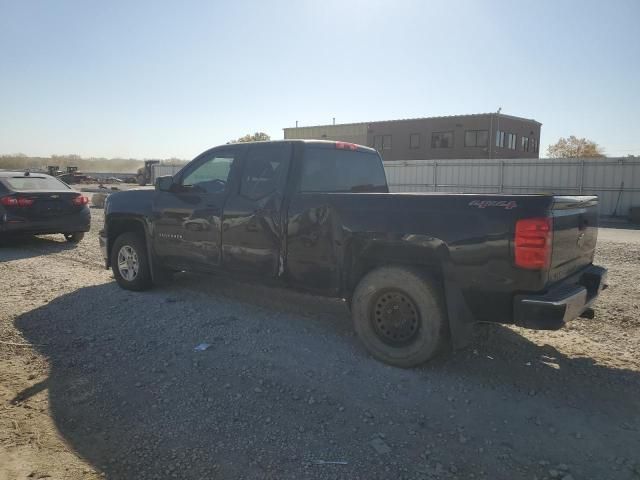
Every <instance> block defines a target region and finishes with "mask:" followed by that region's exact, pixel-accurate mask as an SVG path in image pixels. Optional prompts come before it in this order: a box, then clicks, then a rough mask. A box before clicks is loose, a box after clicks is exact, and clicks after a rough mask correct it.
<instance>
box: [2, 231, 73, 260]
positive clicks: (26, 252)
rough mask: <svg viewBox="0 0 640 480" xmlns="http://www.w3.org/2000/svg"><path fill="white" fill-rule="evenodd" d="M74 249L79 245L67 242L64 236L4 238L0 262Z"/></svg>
mask: <svg viewBox="0 0 640 480" xmlns="http://www.w3.org/2000/svg"><path fill="white" fill-rule="evenodd" d="M74 248H77V245H75V244H72V243H69V242H67V241H65V240H64V236H63V235H55V236H54V235H47V236H42V237H36V236H33V235H24V236H10V237H4V238H0V262H5V261H10V260H23V259H26V258H33V257H40V256H43V255H48V254H49V253H59V252H64V251H66V250H73V249H74Z"/></svg>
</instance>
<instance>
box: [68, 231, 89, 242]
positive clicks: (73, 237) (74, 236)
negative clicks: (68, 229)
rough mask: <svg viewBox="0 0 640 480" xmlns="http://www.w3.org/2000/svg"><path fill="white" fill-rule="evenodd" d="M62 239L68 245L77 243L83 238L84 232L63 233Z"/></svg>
mask: <svg viewBox="0 0 640 480" xmlns="http://www.w3.org/2000/svg"><path fill="white" fill-rule="evenodd" d="M64 238H65V239H66V240H67V242H69V243H79V242H81V241H82V239H83V238H84V232H73V233H65V234H64Z"/></svg>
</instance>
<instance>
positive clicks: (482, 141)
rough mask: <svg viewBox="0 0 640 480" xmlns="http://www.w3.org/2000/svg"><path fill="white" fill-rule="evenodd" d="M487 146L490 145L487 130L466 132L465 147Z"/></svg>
mask: <svg viewBox="0 0 640 480" xmlns="http://www.w3.org/2000/svg"><path fill="white" fill-rule="evenodd" d="M487 145H489V132H488V131H487V130H467V131H466V132H464V146H465V147H486V146H487Z"/></svg>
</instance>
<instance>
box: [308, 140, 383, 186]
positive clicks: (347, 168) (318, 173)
mask: <svg viewBox="0 0 640 480" xmlns="http://www.w3.org/2000/svg"><path fill="white" fill-rule="evenodd" d="M300 191H301V192H387V180H386V177H385V174H384V168H383V167H382V162H381V161H380V157H378V155H376V154H375V153H370V152H361V151H352V150H338V149H336V148H333V147H329V148H326V147H313V146H307V147H306V149H305V154H304V159H303V162H302V178H301V179H300Z"/></svg>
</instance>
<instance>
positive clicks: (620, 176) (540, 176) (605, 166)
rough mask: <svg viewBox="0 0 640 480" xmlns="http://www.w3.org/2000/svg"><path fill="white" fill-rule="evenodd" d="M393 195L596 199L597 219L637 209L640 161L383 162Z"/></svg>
mask: <svg viewBox="0 0 640 480" xmlns="http://www.w3.org/2000/svg"><path fill="white" fill-rule="evenodd" d="M384 168H385V170H386V173H387V179H388V181H389V187H390V189H391V191H392V192H461V193H507V194H508V193H553V194H557V195H598V196H599V197H600V214H601V215H603V216H611V215H618V216H626V215H628V213H629V208H630V207H640V158H603V159H593V158H584V159H582V158H575V159H574V158H572V159H550V158H540V159H511V160H481V159H479V160H407V161H389V162H384Z"/></svg>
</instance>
